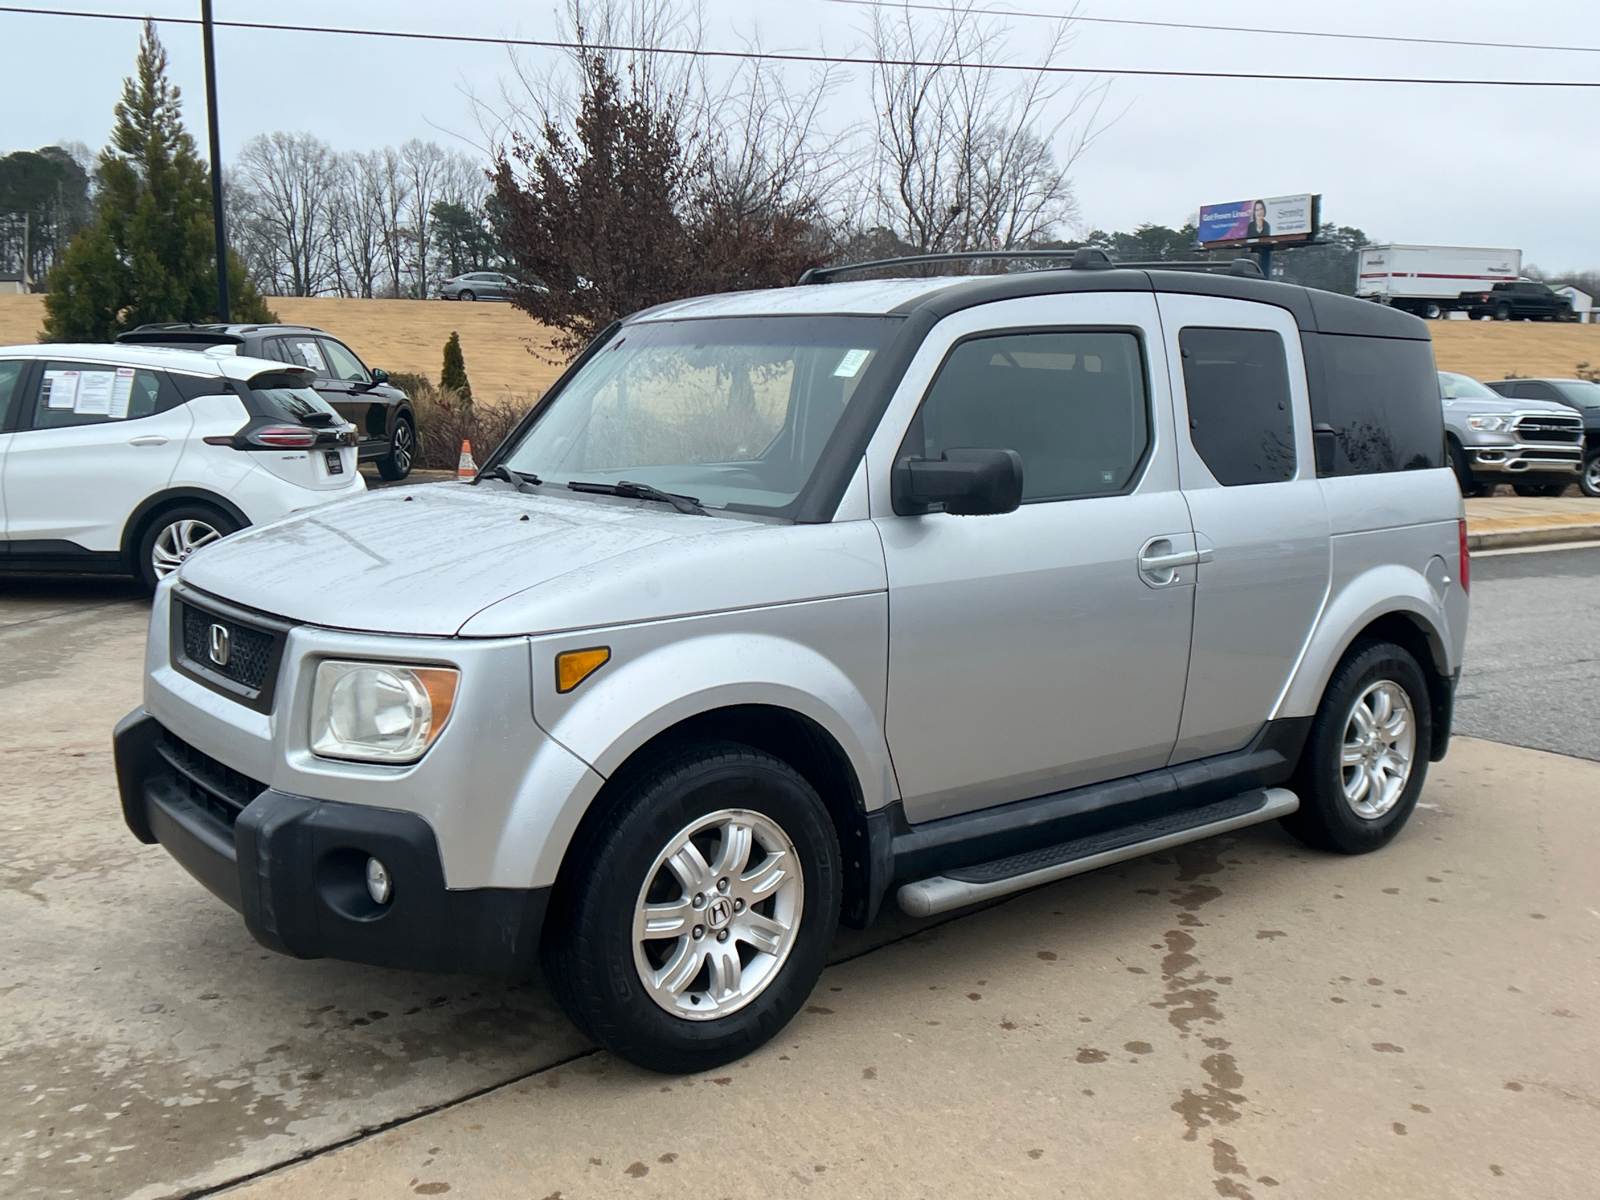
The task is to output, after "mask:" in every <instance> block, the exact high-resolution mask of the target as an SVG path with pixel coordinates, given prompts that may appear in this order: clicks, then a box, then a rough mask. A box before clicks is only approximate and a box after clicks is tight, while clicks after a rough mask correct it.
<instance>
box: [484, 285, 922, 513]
mask: <svg viewBox="0 0 1600 1200" xmlns="http://www.w3.org/2000/svg"><path fill="white" fill-rule="evenodd" d="M898 324H899V318H891V317H840V316H799V317H731V318H717V319H708V320H683V321H647V322H640V323H639V324H636V325H629V326H626V327H625V328H624V329H623V330H622V331H621V332H620V333H618V334H617V335H616V337H615V338H613V340H612V341H611V342H609V343H608V344H607V345H606V346H605V347H604V348H603V349H602V350H600V352H599V353H598V354H596V355H595V356H594V357H593V358H592V359H590V360H589V361H588V362H587V363H585V364H584V366H583V368H582V370H580V371H579V372H578V373H577V375H576V376H574V377H573V379H572V380H571V382H569V383H568V384H567V385H566V387H564V388H563V389H562V390H561V393H560V394H559V395H558V396H556V398H555V399H554V400H553V401H552V402H551V404H550V406H549V407H548V408H547V409H546V410H545V411H544V412H542V413H541V414H540V415H539V418H538V420H537V421H536V422H535V423H534V425H533V426H532V427H531V428H530V429H529V430H528V431H527V433H526V434H525V435H524V436H523V438H522V439H521V441H520V442H519V443H518V444H517V445H516V446H515V447H514V448H513V449H512V450H511V452H510V454H509V455H508V456H507V457H506V458H505V459H504V460H503V461H504V463H505V465H506V466H508V467H510V468H511V469H512V470H513V471H520V472H523V473H525V474H531V475H537V476H538V477H539V478H540V479H542V480H544V481H545V482H546V483H556V484H563V483H570V482H572V481H574V480H581V481H585V482H590V483H618V482H620V481H622V480H627V481H628V482H630V483H643V484H648V485H650V486H651V487H655V488H659V489H661V490H662V491H666V492H675V493H678V494H679V495H687V496H693V497H695V498H696V499H698V500H699V501H700V502H701V503H702V504H704V505H706V506H707V507H716V508H721V507H727V506H730V505H731V506H735V507H738V508H740V509H746V508H753V509H755V510H757V511H760V510H763V509H766V510H779V509H782V508H783V507H784V506H785V505H787V504H789V503H791V502H792V501H793V500H795V498H796V497H798V496H799V494H800V490H801V489H802V488H803V487H804V486H805V484H806V481H807V480H808V479H809V478H810V477H811V472H812V469H813V468H814V467H815V466H816V464H817V459H818V458H819V457H820V456H821V454H822V448H823V446H824V444H825V443H826V442H827V440H828V436H829V435H830V434H831V433H832V432H833V427H834V426H835V425H836V424H837V423H838V421H839V416H840V414H841V413H842V412H843V411H844V408H845V406H846V405H847V404H849V403H850V398H851V397H852V396H853V395H854V394H855V390H856V388H857V386H858V385H859V384H860V383H861V380H862V379H863V378H864V377H865V375H866V373H867V369H868V367H869V366H871V364H872V360H873V359H874V358H875V357H876V355H877V354H878V352H879V351H880V349H881V348H882V347H883V345H884V344H885V343H886V342H887V341H888V339H889V338H890V336H891V335H892V334H893V333H894V330H895V328H896V327H897V326H898Z"/></svg>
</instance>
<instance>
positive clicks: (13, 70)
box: [0, 0, 1600, 270]
mask: <svg viewBox="0 0 1600 1200" xmlns="http://www.w3.org/2000/svg"><path fill="white" fill-rule="evenodd" d="M705 3H706V12H707V17H708V25H707V34H706V44H707V45H708V46H712V47H726V48H739V47H742V46H744V45H746V44H747V43H748V40H749V38H750V37H751V35H752V34H759V37H760V40H761V42H762V44H763V45H764V46H765V47H766V48H767V49H772V50H798V51H807V50H817V49H822V48H826V49H827V50H828V51H830V52H835V53H838V52H861V51H864V50H865V43H866V37H865V31H866V29H867V25H868V17H867V14H866V10H865V9H862V8H859V7H856V6H854V5H847V4H838V3H831V2H829V0H705ZM74 5H77V6H81V7H84V8H90V7H93V8H95V9H97V10H101V11H120V12H130V13H144V12H146V11H153V12H154V13H155V15H157V16H161V15H168V16H190V15H194V14H196V13H197V12H198V9H199V5H198V4H197V3H194V2H193V0H160V3H159V4H158V5H151V4H148V3H137V2H130V0H97V2H96V3H94V4H93V5H90V4H89V3H87V0H54V3H53V6H60V7H71V6H74ZM555 7H556V5H555V4H554V3H551V2H550V0H544V2H541V3H530V4H519V3H511V2H508V0H454V2H453V3H450V4H447V5H440V4H438V3H422V2H421V0H381V2H380V0H338V2H337V3H328V2H327V0H322V2H321V3H314V2H312V0H275V2H274V3H273V4H271V5H265V4H260V3H255V4H250V3H244V2H243V0H216V12H217V17H218V19H228V18H236V19H242V20H250V19H257V20H271V21H278V22H283V23H296V22H304V23H309V24H319V23H320V24H338V25H344V26H355V27H370V28H385V29H405V30H416V31H428V32H448V33H473V34H487V35H508V36H522V37H549V36H552V34H553V32H554V30H555V28H556V21H555V16H554V10H555ZM985 7H987V8H990V9H992V10H994V11H995V12H997V13H998V12H1003V11H1006V10H1018V9H1027V10H1035V11H1060V10H1061V9H1063V8H1064V5H1062V4H1061V3H1059V0H1056V2H1052V0H1017V2H1016V3H1009V4H1007V3H1000V2H999V0H990V2H988V3H987V4H986V5H985ZM1079 11H1080V12H1081V14H1082V15H1084V16H1089V17H1120V18H1140V19H1149V20H1177V21H1185V20H1187V21H1203V22H1208V23H1218V24H1236V25H1265V26H1272V27H1280V28H1283V27H1287V28H1297V29H1316V30H1326V31H1338V32H1345V33H1382V34H1389V35H1404V36H1419V37H1449V38H1464V39H1474V40H1482V41H1515V42H1542V43H1548V44H1554V45H1563V46H1593V47H1600V6H1596V5H1594V4H1593V3H1592V2H1591V0H1584V2H1578V0H1543V2H1542V3H1538V4H1529V3H1522V4H1505V3H1503V2H1501V0H1496V2H1489V0H1406V2H1405V3H1396V2H1395V0H1343V3H1341V4H1338V5H1333V4H1328V3H1325V2H1323V3H1283V2H1281V0H1280V2H1279V3H1269V4H1254V5H1250V4H1228V5H1221V4H1215V5H1196V4H1193V3H1186V2H1183V0H1114V2H1113V0H1086V2H1085V3H1084V5H1083V6H1082V7H1081V8H1080V10H1079ZM1006 24H1007V25H1008V27H1009V30H1010V32H1009V35H1008V36H1009V53H1010V57H1011V58H1012V59H1013V60H1014V61H1029V56H1030V55H1031V54H1034V53H1036V52H1037V51H1036V48H1037V46H1038V43H1039V39H1040V37H1041V35H1042V32H1043V31H1044V30H1045V29H1046V28H1047V26H1048V23H1047V22H1044V21H1039V20H1034V19H1028V18H1023V17H1011V18H1008V20H1007V22H1006ZM161 33H162V38H163V40H164V41H165V42H166V44H167V47H168V49H169V52H170V54H171V57H172V76H173V78H174V81H175V82H177V83H178V84H179V86H180V87H181V88H182V89H183V93H184V97H185V102H186V103H185V113H186V117H187V120H188V122H189V125H190V128H191V130H192V131H193V132H194V133H195V135H196V137H197V138H199V139H200V140H201V141H202V144H203V142H204V136H205V110H204V94H205V93H204V87H203V76H202V71H201V55H200V34H199V31H198V30H197V29H195V28H193V27H186V26H177V25H167V26H163V27H162V29H161ZM137 38H138V26H137V25H135V24H133V23H131V22H129V23H124V22H114V21H93V20H81V19H68V18H62V17H43V16H19V15H14V14H0V45H4V46H6V47H7V48H8V50H9V53H8V55H7V59H8V62H7V67H6V70H5V72H4V73H3V74H0V112H3V113H5V118H4V121H3V122H0V138H3V141H4V144H0V152H4V151H10V150H17V149H37V148H38V147H39V146H42V145H47V144H50V143H52V142H59V141H63V140H75V141H81V142H84V143H86V144H87V145H89V146H90V147H91V148H93V149H96V150H97V149H98V148H99V147H100V146H101V145H102V144H103V143H104V141H105V139H106V134H107V130H108V127H109V124H110V119H111V107H112V105H113V103H114V102H115V101H116V99H117V96H118V94H119V91H120V88H121V83H122V79H123V77H124V76H125V75H127V74H128V73H129V71H130V70H131V68H132V65H133V58H134V53H135V49H136V43H137ZM527 54H528V61H529V62H530V63H533V64H535V65H537V63H538V62H539V57H538V56H539V55H540V54H546V55H548V56H550V57H553V56H554V52H527ZM217 55H218V70H219V77H220V93H221V99H220V110H221V118H222V137H223V155H224V158H225V159H226V158H230V157H231V156H232V154H233V153H234V152H235V151H236V150H237V149H238V147H239V146H240V144H241V143H242V142H243V141H244V140H245V139H246V138H248V137H250V136H251V135H252V134H255V133H259V132H263V131H270V130H274V129H284V130H309V131H311V132H313V133H315V134H317V135H318V136H320V137H322V138H324V139H326V140H327V141H329V142H330V143H332V144H333V145H334V146H335V147H336V148H338V149H342V150H343V149H369V148H373V147H377V146H382V145H386V144H398V143H400V142H402V141H404V140H406V139H407V138H411V137H421V138H424V139H428V138H432V139H434V140H437V141H439V142H441V143H442V144H446V145H450V144H454V145H456V146H458V147H460V148H462V149H470V148H471V143H472V142H473V141H474V140H475V139H476V138H477V137H478V125H477V122H476V120H475V119H474V116H473V112H472V107H471V104H470V102H469V100H468V98H467V93H468V92H469V91H471V90H474V89H476V90H477V91H478V92H480V93H482V94H489V95H492V94H494V93H495V91H496V90H497V86H498V80H499V79H500V78H501V77H503V76H505V75H506V74H507V67H508V64H507V57H506V52H505V51H504V50H503V49H497V48H492V47H474V46H462V45H451V44H439V43H434V44H429V43H421V42H397V41H390V40H379V39H370V38H353V37H342V36H329V35H322V34H301V33H277V32H244V31H237V30H226V29H224V30H221V31H219V33H218V47H217ZM1062 61H1063V62H1066V63H1070V64H1071V65H1075V66H1087V67H1141V68H1154V69H1186V68H1187V69H1195V68H1200V69H1210V70H1245V71H1251V70H1258V71H1270V72H1298V73H1310V74H1369V75H1370V74H1376V75H1421V76H1447V77H1456V78H1522V79H1540V78H1543V79H1568V80H1600V53H1581V52H1535V51H1513V50H1488V49H1468V48H1462V47H1449V46H1418V45H1393V44H1383V43H1371V42H1366V43H1363V42H1353V41H1345V40H1337V39H1322V38H1303V37H1276V36H1258V35H1247V34H1240V33H1206V32H1196V31H1182V32H1179V31H1169V30H1160V29H1150V28H1136V27H1130V26H1117V25H1093V24H1081V25H1079V26H1078V27H1077V37H1076V41H1075V42H1074V44H1073V46H1072V48H1071V50H1070V51H1069V53H1068V54H1067V56H1066V57H1065V58H1064V59H1062ZM803 77H804V75H803V72H799V71H797V72H796V73H795V75H794V79H795V81H797V82H798V81H800V80H801V79H803ZM865 101H866V77H865V71H864V70H862V71H859V72H858V73H857V75H856V76H855V77H854V78H853V79H850V80H847V81H845V83H844V84H843V86H841V88H840V90H839V91H838V92H836V93H835V94H834V95H833V96H832V97H831V98H830V101H829V117H830V120H831V121H833V122H834V123H836V125H837V126H838V127H839V128H844V127H846V126H848V125H849V124H850V123H851V122H852V121H853V120H855V119H856V118H858V117H859V115H860V113H861V112H862V106H863V104H864V103H865ZM1103 111H1104V113H1105V114H1106V115H1107V116H1116V118H1117V119H1116V120H1115V122H1114V123H1113V124H1111V125H1110V127H1109V128H1108V129H1106V130H1105V131H1104V132H1103V133H1102V135H1101V136H1100V138H1099V140H1098V141H1097V142H1095V144H1094V145H1093V146H1092V147H1091V149H1090V150H1089V151H1088V152H1087V153H1086V154H1085V155H1084V156H1083V157H1082V158H1081V159H1080V160H1079V162H1078V163H1077V164H1076V166H1075V168H1074V171H1073V176H1074V179H1075V182H1076V185H1077V192H1078V196H1079V201H1080V204H1081V206H1082V212H1083V218H1084V221H1085V224H1086V225H1087V226H1090V227H1098V228H1103V229H1131V228H1133V227H1134V226H1136V225H1138V224H1139V223H1141V222H1144V221H1153V222H1158V223H1161V224H1168V225H1178V224H1181V223H1182V222H1183V221H1185V220H1187V219H1190V218H1191V217H1192V216H1193V214H1194V212H1195V210H1196V209H1197V208H1198V207H1199V206H1200V205H1201V204H1202V203H1210V202H1214V201H1224V200H1233V199H1241V198H1246V197H1251V196H1272V195H1284V194H1290V193H1297V192H1321V193H1322V195H1323V209H1322V212H1323V216H1324V219H1327V220H1332V221H1334V222H1336V223H1338V224H1341V225H1355V226H1359V227H1360V228H1361V229H1363V230H1365V231H1366V233H1367V234H1368V236H1370V237H1372V238H1374V239H1375V240H1378V241H1398V242H1412V243H1425V244H1455V245H1478V246H1507V247H1520V248H1521V249H1522V250H1523V252H1524V256H1525V261H1526V262H1530V263H1537V264H1538V265H1540V266H1541V267H1543V268H1545V269H1547V270H1553V269H1559V268H1563V267H1571V268H1592V267H1600V220H1597V219H1596V211H1595V210H1596V199H1597V196H1600V186H1597V184H1600V154H1596V153H1595V152H1594V150H1595V146H1594V136H1593V132H1592V131H1593V130H1594V129H1595V115H1596V114H1597V113H1600V89H1594V90H1583V89H1564V90H1550V89H1537V90H1536V89H1509V88H1484V87H1475V88H1473V87H1423V86H1413V85H1373V84H1322V83H1293V82H1267V81H1228V80H1161V79H1148V78H1138V77H1122V78H1118V79H1116V80H1115V81H1114V82H1113V83H1112V85H1111V88H1110V93H1109V97H1108V101H1107V104H1106V106H1105V109H1104V110H1103Z"/></svg>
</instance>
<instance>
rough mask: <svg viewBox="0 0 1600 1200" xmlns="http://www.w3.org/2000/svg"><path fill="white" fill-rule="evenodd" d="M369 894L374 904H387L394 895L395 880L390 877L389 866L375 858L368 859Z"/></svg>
mask: <svg viewBox="0 0 1600 1200" xmlns="http://www.w3.org/2000/svg"><path fill="white" fill-rule="evenodd" d="M367 895H369V896H371V897H372V902H373V903H374V904H387V903H389V897H391V896H393V895H394V882H393V881H392V880H391V879H390V878H389V868H388V867H386V866H384V865H383V864H382V863H381V862H379V861H378V860H377V859H375V858H369V859H367Z"/></svg>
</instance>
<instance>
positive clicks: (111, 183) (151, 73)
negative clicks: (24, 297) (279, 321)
mask: <svg viewBox="0 0 1600 1200" xmlns="http://www.w3.org/2000/svg"><path fill="white" fill-rule="evenodd" d="M113 112H114V116H115V125H114V127H113V129H112V131H111V144H110V145H109V146H107V147H106V148H105V149H104V150H102V151H101V152H100V185H101V189H100V191H101V194H100V203H99V211H98V212H97V214H96V217H95V220H94V221H93V222H92V223H91V224H90V225H89V226H88V227H87V228H85V229H84V230H82V231H81V232H80V233H79V234H78V235H77V236H76V237H74V238H73V240H72V244H71V246H69V247H68V249H67V253H66V255H65V257H64V259H63V261H62V262H61V264H60V265H59V266H58V267H56V268H55V269H54V270H53V271H52V272H51V273H50V278H49V288H50V294H49V295H48V296H47V297H46V298H45V310H46V314H47V315H46V318H45V329H44V336H45V337H46V338H48V339H50V340H52V341H108V340H110V339H111V338H113V337H115V336H116V335H117V334H118V333H121V332H122V331H123V330H125V329H131V328H132V327H133V326H135V325H140V324H143V323H145V322H147V321H210V320H216V319H217V310H216V303H217V302H216V297H217V279H216V254H215V248H214V247H215V242H214V237H213V231H212V225H211V177H210V173H209V171H208V168H207V166H206V164H205V163H204V162H203V161H202V160H201V159H200V157H199V155H198V153H197V151H196V149H195V143H194V138H192V137H191V136H190V135H189V133H188V131H187V130H185V129H184V127H183V119H182V112H181V108H180V105H179V92H178V89H177V88H176V87H174V86H173V85H172V84H171V83H169V82H168V81H167V52H166V50H165V48H164V47H163V46H162V45H161V40H160V38H158V37H157V36H156V32H155V26H154V25H153V24H152V23H151V22H149V21H146V22H145V25H144V33H143V35H142V36H141V37H140V39H139V59H138V63H137V65H136V67H135V71H134V75H133V76H132V77H131V78H128V79H126V80H124V81H123V85H122V99H121V100H119V101H118V102H117V105H116V108H115V109H114V110H113ZM228 292H229V295H230V297H231V303H232V306H233V312H232V313H231V314H224V315H223V319H224V320H227V319H229V317H230V316H231V317H232V318H234V319H238V320H242V321H271V320H274V319H275V318H274V317H273V314H272V313H271V312H269V311H268V309H267V306H266V304H265V302H264V301H263V300H262V299H261V296H260V294H259V293H258V292H257V291H256V289H255V287H254V285H253V284H252V283H251V282H250V280H249V278H248V276H247V275H246V274H245V271H244V267H243V266H242V265H241V264H240V263H239V261H238V260H237V259H236V258H235V257H234V256H233V255H232V254H231V253H230V254H229V256H228Z"/></svg>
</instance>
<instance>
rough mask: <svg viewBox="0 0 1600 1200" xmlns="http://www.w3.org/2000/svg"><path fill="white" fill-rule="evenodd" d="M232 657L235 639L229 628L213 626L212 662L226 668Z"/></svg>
mask: <svg viewBox="0 0 1600 1200" xmlns="http://www.w3.org/2000/svg"><path fill="white" fill-rule="evenodd" d="M231 657H233V638H232V637H231V636H230V635H229V633H228V627H227V626H226V625H213V626H212V627H211V661H212V662H214V663H216V664H217V666H219V667H225V666H227V665H228V659H230V658H231Z"/></svg>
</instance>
